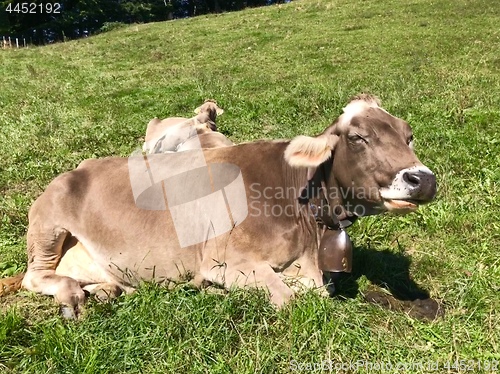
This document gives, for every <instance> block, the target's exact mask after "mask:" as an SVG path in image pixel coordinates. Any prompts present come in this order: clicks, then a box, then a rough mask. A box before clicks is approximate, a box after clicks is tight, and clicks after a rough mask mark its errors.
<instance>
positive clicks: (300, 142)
mask: <svg viewBox="0 0 500 374" xmlns="http://www.w3.org/2000/svg"><path fill="white" fill-rule="evenodd" d="M285 159H286V161H287V162H288V163H289V164H290V165H291V166H294V167H306V168H308V178H310V179H311V178H314V175H316V174H317V172H318V171H319V170H320V169H321V170H322V173H323V175H324V176H325V177H324V178H325V182H326V186H327V192H328V200H329V203H330V204H334V206H338V205H340V206H342V207H344V208H345V209H346V210H347V211H349V212H350V213H354V214H356V215H370V214H377V213H381V212H383V211H394V212H400V213H406V212H408V211H412V210H415V209H417V207H418V205H419V204H422V203H427V202H429V201H431V200H432V199H433V198H434V196H435V194H436V177H435V176H434V174H433V173H432V172H431V171H430V170H429V169H428V168H427V167H425V166H424V165H423V164H422V163H421V162H420V161H419V160H418V158H417V156H416V155H415V153H414V151H413V135H412V130H411V128H410V126H409V125H408V123H406V122H405V121H403V120H402V119H399V118H397V117H394V116H392V115H391V114H389V113H388V112H387V111H385V110H384V109H382V108H381V107H380V102H379V100H378V99H377V98H375V97H374V96H370V95H360V96H357V97H355V98H353V99H352V100H351V101H350V102H349V104H348V105H347V106H346V107H345V108H344V113H343V114H342V115H341V116H340V117H339V118H338V119H337V120H336V121H335V122H334V123H333V124H332V125H331V126H329V127H328V128H327V129H326V130H325V131H324V132H323V133H322V134H320V135H318V136H317V137H307V136H299V137H297V138H295V139H293V140H292V141H291V142H290V144H289V145H288V147H287V149H286V151H285Z"/></svg>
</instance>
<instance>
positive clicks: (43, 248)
mask: <svg viewBox="0 0 500 374" xmlns="http://www.w3.org/2000/svg"><path fill="white" fill-rule="evenodd" d="M411 141H412V131H411V128H410V126H409V125H408V124H407V123H406V122H405V121H403V120H401V119H399V118H397V117H394V116H392V115H391V114H389V113H388V112H387V111H385V110H384V109H382V108H381V107H380V106H379V103H378V100H377V99H375V98H374V97H371V96H366V95H363V96H359V97H356V98H354V99H353V100H352V101H351V102H350V103H349V104H348V105H347V106H346V107H345V108H344V113H343V114H342V115H341V116H340V117H339V118H338V119H337V120H336V121H335V122H334V123H333V124H332V125H330V126H329V127H328V128H326V130H325V131H324V132H323V133H322V134H320V135H318V136H316V137H307V136H299V137H297V138H295V139H293V140H292V141H258V142H251V143H243V144H239V145H235V146H232V147H223V148H215V149H208V150H203V151H201V150H195V151H188V152H179V153H169V154H158V155H150V156H147V157H146V156H144V157H143V156H140V157H130V158H128V159H127V158H105V159H99V160H87V161H84V162H83V163H82V164H81V165H80V166H79V167H78V168H77V169H75V170H73V171H70V172H68V173H65V174H62V175H61V176H59V177H57V178H56V179H55V180H54V181H53V182H52V183H51V184H50V185H49V186H48V187H47V189H46V190H45V192H44V193H43V194H42V195H41V196H40V197H39V198H38V199H37V200H36V201H35V203H34V204H33V206H32V207H31V210H30V213H29V228H28V237H27V241H28V270H27V273H26V275H25V277H24V280H23V284H22V285H23V286H24V287H25V288H27V289H28V290H32V291H35V292H38V293H42V294H45V295H53V296H55V298H56V300H57V301H58V302H59V303H61V304H63V305H65V306H66V307H67V308H66V310H67V311H68V310H69V311H70V313H69V314H70V315H74V314H73V310H74V309H76V310H77V309H78V306H79V305H81V303H83V302H84V300H85V293H84V289H87V290H91V291H93V292H95V290H96V289H97V290H105V291H106V292H112V293H116V291H119V290H130V289H132V288H133V287H135V286H137V284H138V282H140V281H141V280H154V281H157V282H161V281H166V280H175V279H179V278H181V279H182V278H183V277H185V275H186V274H190V275H191V276H194V277H195V280H197V281H200V280H206V281H209V282H214V283H219V284H222V285H223V286H225V287H227V288H229V287H231V286H234V285H236V286H253V287H263V288H267V289H268V290H269V293H270V298H271V300H272V302H273V303H275V304H276V305H282V304H283V303H285V302H286V301H287V300H289V299H290V297H291V296H292V295H293V291H292V289H291V288H290V287H289V286H287V284H286V283H284V282H283V280H282V278H281V277H280V275H281V274H283V275H289V274H292V275H299V276H302V277H303V278H304V279H308V280H309V281H310V282H309V284H310V285H311V286H314V287H321V286H323V285H324V283H323V278H322V275H323V274H322V271H321V270H320V268H319V266H318V243H319V241H320V239H321V237H320V236H321V234H322V232H323V231H322V230H320V229H319V228H318V225H317V222H316V218H317V217H316V216H315V215H314V213H315V209H313V207H314V206H318V205H319V204H321V203H322V202H323V203H325V204H326V206H327V207H329V208H334V209H331V210H329V212H330V214H332V215H333V214H334V213H332V212H333V211H334V212H335V216H337V218H339V219H342V218H343V217H344V218H345V217H350V216H354V215H357V216H363V215H371V214H378V213H382V212H385V211H394V212H409V211H413V210H415V209H417V207H418V205H419V204H422V203H426V202H429V201H431V200H432V199H433V198H434V195H435V192H436V179H435V176H434V174H433V173H432V172H431V171H430V170H429V169H428V168H427V167H425V166H424V165H423V164H422V163H421V162H420V161H419V160H418V158H417V157H416V156H415V153H414V152H413V149H412V147H411ZM304 198H305V200H304ZM301 199H302V200H303V201H306V202H305V203H303V204H302V203H301ZM303 201H302V202H303ZM75 238H76V239H78V240H79V241H80V242H81V244H80V245H76V246H75V245H74V243H75V240H76V239H75ZM18 279H19V278H18Z"/></svg>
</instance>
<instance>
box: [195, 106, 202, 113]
mask: <svg viewBox="0 0 500 374" xmlns="http://www.w3.org/2000/svg"><path fill="white" fill-rule="evenodd" d="M200 110H201V105H200V106H199V107H198V108H196V109H195V110H194V114H198V113H200Z"/></svg>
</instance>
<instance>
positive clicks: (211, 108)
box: [194, 99, 224, 131]
mask: <svg viewBox="0 0 500 374" xmlns="http://www.w3.org/2000/svg"><path fill="white" fill-rule="evenodd" d="M194 112H195V114H197V116H196V118H197V120H198V121H199V122H201V123H208V124H210V129H211V130H212V131H217V126H216V125H215V120H216V119H217V116H220V115H221V114H222V113H224V109H222V108H220V107H219V106H218V105H217V102H216V101H215V100H212V99H207V100H205V102H204V103H203V104H202V105H201V106H199V107H198V108H196V109H195V110H194Z"/></svg>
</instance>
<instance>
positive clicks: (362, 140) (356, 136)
mask: <svg viewBox="0 0 500 374" xmlns="http://www.w3.org/2000/svg"><path fill="white" fill-rule="evenodd" d="M347 139H349V141H350V142H351V143H356V144H361V143H368V141H367V140H366V139H365V138H364V137H362V136H361V135H359V134H357V133H356V134H349V135H347Z"/></svg>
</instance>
